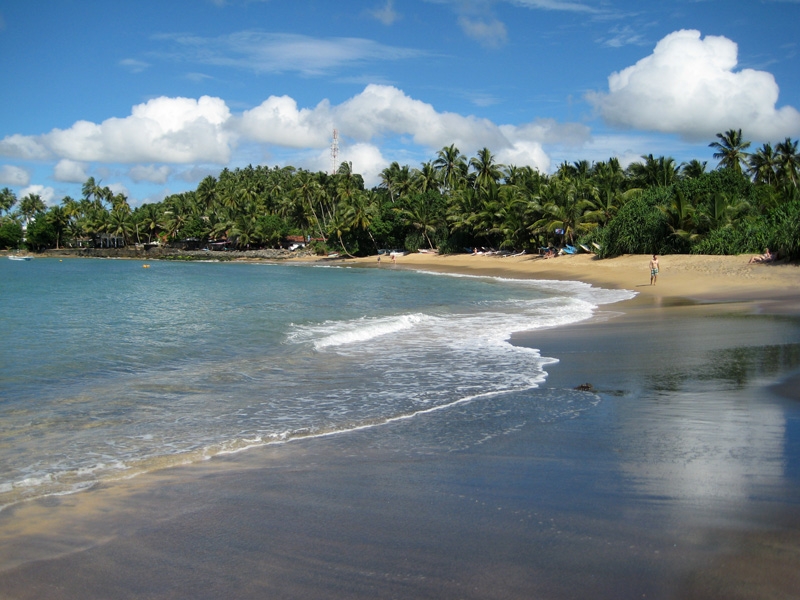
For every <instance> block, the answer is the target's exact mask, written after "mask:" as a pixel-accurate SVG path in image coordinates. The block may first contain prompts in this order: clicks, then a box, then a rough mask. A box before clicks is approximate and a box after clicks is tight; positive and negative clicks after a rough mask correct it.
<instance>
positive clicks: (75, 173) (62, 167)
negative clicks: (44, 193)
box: [53, 158, 89, 183]
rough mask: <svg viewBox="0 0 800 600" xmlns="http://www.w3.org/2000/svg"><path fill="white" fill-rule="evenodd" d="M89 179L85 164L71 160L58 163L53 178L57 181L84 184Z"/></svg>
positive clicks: (62, 160)
mask: <svg viewBox="0 0 800 600" xmlns="http://www.w3.org/2000/svg"><path fill="white" fill-rule="evenodd" d="M88 177H89V176H88V175H87V174H86V164H85V163H82V162H78V161H74V160H69V159H67V158H64V159H61V160H60V161H58V163H57V164H56V166H55V167H54V168H53V178H54V179H55V180H56V181H65V182H70V183H83V182H84V181H86V180H87V179H88Z"/></svg>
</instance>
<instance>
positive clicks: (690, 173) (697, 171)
mask: <svg viewBox="0 0 800 600" xmlns="http://www.w3.org/2000/svg"><path fill="white" fill-rule="evenodd" d="M707 164H708V163H707V162H706V161H702V162H701V161H699V160H697V159H696V158H693V159H692V160H690V161H689V162H685V163H683V164H682V165H681V177H683V179H697V178H698V177H700V176H701V175H703V173H705V172H706V165H707Z"/></svg>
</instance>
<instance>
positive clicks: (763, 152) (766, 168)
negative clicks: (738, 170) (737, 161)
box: [747, 143, 779, 185]
mask: <svg viewBox="0 0 800 600" xmlns="http://www.w3.org/2000/svg"><path fill="white" fill-rule="evenodd" d="M747 163H748V167H747V172H748V173H749V174H750V176H751V177H752V178H753V182H754V183H764V184H767V185H772V184H773V183H775V179H776V177H777V175H776V172H777V170H778V166H779V164H778V157H777V156H776V155H775V151H774V150H773V149H772V145H771V144H769V143H765V144H764V145H763V146H761V148H759V149H758V150H756V151H755V152H753V153H752V154H751V155H750V156H749V158H748V160H747Z"/></svg>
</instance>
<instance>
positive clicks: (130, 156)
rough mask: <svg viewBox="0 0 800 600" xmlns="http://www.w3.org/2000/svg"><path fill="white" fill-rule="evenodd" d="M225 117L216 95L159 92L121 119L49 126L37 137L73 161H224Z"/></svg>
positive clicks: (227, 149) (227, 155) (227, 151)
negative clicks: (184, 95) (170, 95)
mask: <svg viewBox="0 0 800 600" xmlns="http://www.w3.org/2000/svg"><path fill="white" fill-rule="evenodd" d="M229 118H230V111H229V110H228V107H227V106H226V104H225V102H224V101H222V100H221V99H219V98H211V97H209V96H202V97H201V98H200V99H199V100H194V99H192V98H166V97H161V98H155V99H153V100H150V101H148V102H146V103H145V104H139V105H137V106H134V107H133V110H132V112H131V115H130V116H128V117H125V118H111V119H107V120H105V121H103V122H102V123H100V124H97V123H90V122H88V121H78V122H77V123H75V124H74V125H73V126H72V127H71V128H69V129H64V130H62V129H54V130H53V131H51V132H50V133H48V134H45V135H43V136H41V143H42V144H43V145H46V146H47V147H48V148H49V149H50V150H51V151H52V152H53V153H55V154H56V155H58V156H61V157H64V158H68V159H71V160H79V161H102V162H117V163H134V162H150V161H152V162H170V163H190V162H195V161H207V162H212V163H218V164H225V163H227V162H228V161H229V160H230V154H231V143H232V137H231V134H230V132H229V131H227V130H226V127H225V126H226V123H227V121H228V119H229Z"/></svg>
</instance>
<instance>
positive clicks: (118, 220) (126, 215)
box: [106, 208, 134, 246]
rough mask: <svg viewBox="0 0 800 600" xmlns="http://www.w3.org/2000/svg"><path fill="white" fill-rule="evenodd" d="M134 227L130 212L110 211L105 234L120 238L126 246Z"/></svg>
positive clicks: (120, 209)
mask: <svg viewBox="0 0 800 600" xmlns="http://www.w3.org/2000/svg"><path fill="white" fill-rule="evenodd" d="M133 230H134V225H133V219H132V218H131V213H130V211H129V210H128V211H126V210H124V209H122V208H119V209H115V210H112V211H111V212H109V213H108V223H107V226H106V232H107V233H108V234H109V235H113V236H116V237H121V238H122V239H123V240H124V241H125V245H126V246H127V245H128V243H129V241H130V238H131V235H133Z"/></svg>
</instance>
